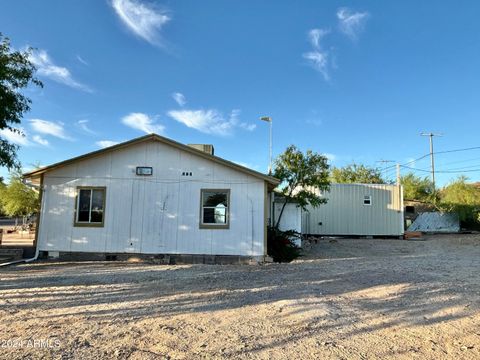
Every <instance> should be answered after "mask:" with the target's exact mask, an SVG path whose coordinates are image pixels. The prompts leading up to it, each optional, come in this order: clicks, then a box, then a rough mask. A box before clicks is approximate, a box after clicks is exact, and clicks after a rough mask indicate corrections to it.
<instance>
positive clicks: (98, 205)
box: [75, 187, 106, 226]
mask: <svg viewBox="0 0 480 360" xmlns="http://www.w3.org/2000/svg"><path fill="white" fill-rule="evenodd" d="M105 192H106V188H104V187H79V188H77V203H76V212H75V226H103V222H104V211H105Z"/></svg>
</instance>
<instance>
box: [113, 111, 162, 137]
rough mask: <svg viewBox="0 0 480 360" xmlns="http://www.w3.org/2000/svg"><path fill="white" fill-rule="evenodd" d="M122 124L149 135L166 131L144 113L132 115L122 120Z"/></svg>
mask: <svg viewBox="0 0 480 360" xmlns="http://www.w3.org/2000/svg"><path fill="white" fill-rule="evenodd" d="M122 123H123V124H124V125H127V126H129V127H131V128H132V129H136V130H140V131H143V132H145V133H147V134H151V133H156V134H161V133H163V131H164V130H165V127H164V126H163V125H160V124H157V123H155V121H154V119H152V118H150V116H148V115H147V114H143V113H130V114H128V115H127V116H124V117H123V118H122Z"/></svg>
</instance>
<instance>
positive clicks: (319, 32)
mask: <svg viewBox="0 0 480 360" xmlns="http://www.w3.org/2000/svg"><path fill="white" fill-rule="evenodd" d="M328 33H329V31H328V30H325V29H312V30H310V31H309V32H308V39H309V41H310V43H311V44H312V48H313V50H312V51H308V52H306V53H303V58H304V59H306V60H307V62H308V64H309V65H310V66H311V67H312V68H314V69H315V70H316V71H318V72H319V73H320V74H322V76H323V78H324V79H325V80H327V81H328V80H329V79H330V74H329V69H330V60H329V58H330V55H329V52H328V51H327V50H324V49H323V47H322V45H321V40H322V39H323V38H324V37H325V35H327V34H328Z"/></svg>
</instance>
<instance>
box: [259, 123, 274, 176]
mask: <svg viewBox="0 0 480 360" xmlns="http://www.w3.org/2000/svg"><path fill="white" fill-rule="evenodd" d="M260 120H262V121H266V122H268V123H270V136H269V137H270V146H269V161H268V175H272V118H271V117H270V116H262V117H261V118H260Z"/></svg>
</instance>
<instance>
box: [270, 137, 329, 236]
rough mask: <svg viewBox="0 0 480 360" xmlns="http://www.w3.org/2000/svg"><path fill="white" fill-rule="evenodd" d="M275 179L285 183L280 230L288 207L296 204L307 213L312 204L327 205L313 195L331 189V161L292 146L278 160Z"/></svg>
mask: <svg viewBox="0 0 480 360" xmlns="http://www.w3.org/2000/svg"><path fill="white" fill-rule="evenodd" d="M273 176H275V177H276V178H278V179H280V180H281V181H282V182H281V184H280V187H281V189H280V191H281V193H282V195H283V196H284V197H285V203H284V204H283V206H282V210H281V211H280V214H279V216H278V220H277V223H276V224H275V228H277V229H278V226H279V224H280V220H281V218H282V215H283V211H284V210H285V206H286V205H287V203H289V202H292V201H295V202H296V203H297V204H298V206H299V207H301V208H302V209H304V210H306V206H307V205H309V204H310V205H311V206H313V207H317V206H320V205H321V204H324V203H326V201H327V200H326V199H324V198H321V197H320V196H318V195H317V194H316V193H314V192H313V191H312V189H318V190H320V191H326V190H329V188H330V180H329V165H328V160H327V158H326V157H325V156H323V155H321V154H317V153H314V152H312V151H311V150H307V152H306V153H305V154H304V153H302V152H301V151H300V150H299V149H298V148H297V147H296V146H294V145H290V146H289V147H288V148H287V149H286V150H285V152H284V153H283V154H281V155H280V156H278V158H277V159H276V160H275V167H274V174H273Z"/></svg>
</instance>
